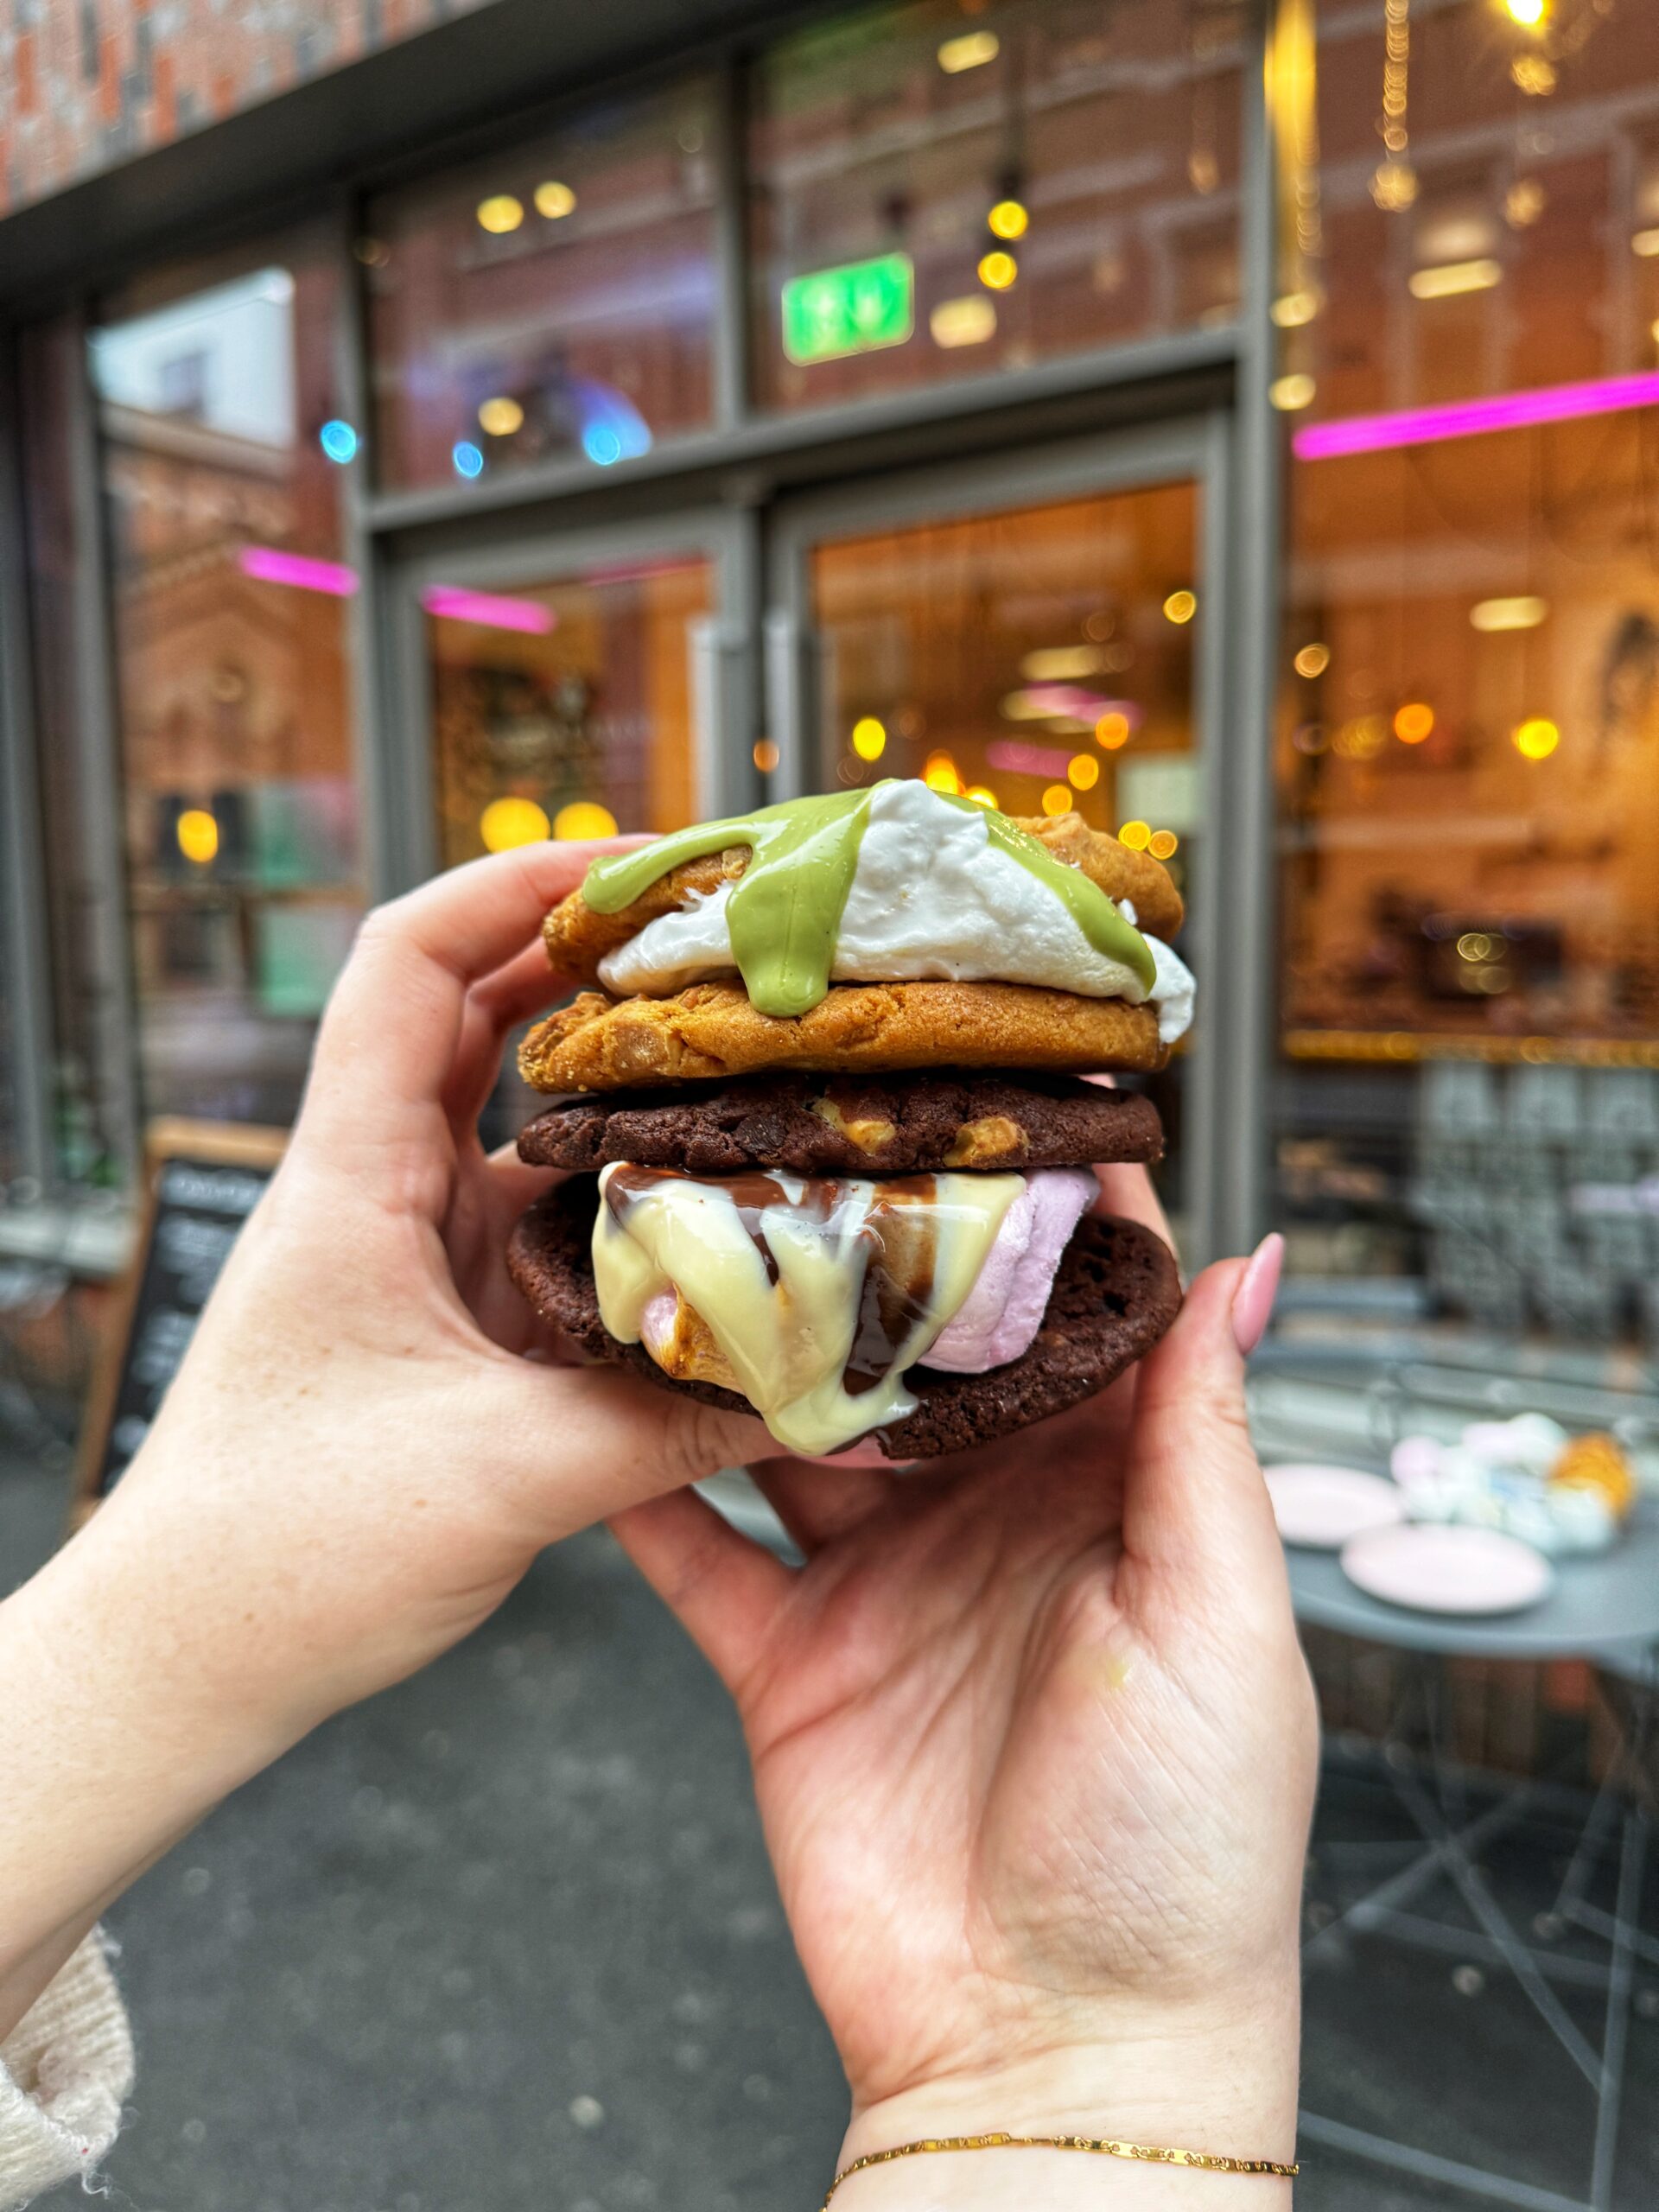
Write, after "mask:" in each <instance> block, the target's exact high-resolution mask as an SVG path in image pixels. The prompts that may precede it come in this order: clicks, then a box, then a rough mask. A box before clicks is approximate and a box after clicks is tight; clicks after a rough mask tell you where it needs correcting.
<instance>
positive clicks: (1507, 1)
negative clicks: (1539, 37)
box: [1503, 0, 1549, 31]
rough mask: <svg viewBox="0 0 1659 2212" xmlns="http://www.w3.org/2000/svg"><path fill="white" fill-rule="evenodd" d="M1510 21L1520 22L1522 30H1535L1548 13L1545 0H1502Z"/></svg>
mask: <svg viewBox="0 0 1659 2212" xmlns="http://www.w3.org/2000/svg"><path fill="white" fill-rule="evenodd" d="M1503 5H1504V6H1505V8H1507V9H1508V10H1509V13H1510V21H1511V22H1517V23H1519V24H1520V26H1521V28H1522V30H1529V31H1535V30H1536V29H1537V28H1538V26H1539V24H1540V23H1541V22H1543V20H1544V17H1545V16H1547V15H1548V13H1549V9H1548V4H1547V0H1503Z"/></svg>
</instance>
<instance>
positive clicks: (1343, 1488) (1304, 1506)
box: [1267, 1466, 1406, 1552]
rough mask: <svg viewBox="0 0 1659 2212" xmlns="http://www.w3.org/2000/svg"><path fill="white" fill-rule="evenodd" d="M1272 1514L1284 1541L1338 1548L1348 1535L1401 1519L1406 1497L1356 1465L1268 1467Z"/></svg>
mask: <svg viewBox="0 0 1659 2212" xmlns="http://www.w3.org/2000/svg"><path fill="white" fill-rule="evenodd" d="M1267 1477H1268V1497H1271V1498H1272V1500H1273V1517H1274V1520H1275V1521H1276V1522H1278V1523H1279V1534H1280V1535H1281V1536H1282V1537H1283V1538H1284V1540H1285V1541H1286V1542H1287V1544H1303V1545H1306V1547H1307V1548H1309V1549H1310V1550H1312V1551H1320V1552H1334V1551H1339V1550H1340V1549H1341V1548H1342V1547H1343V1545H1344V1544H1345V1543H1346V1542H1347V1541H1348V1539H1349V1538H1350V1536H1357V1535H1360V1534H1361V1533H1362V1532H1363V1530H1364V1529H1386V1528H1388V1527H1389V1526H1390V1525H1391V1524H1392V1523H1393V1522H1395V1521H1399V1520H1402V1519H1403V1518H1404V1517H1405V1510H1406V1507H1405V1500H1404V1499H1403V1498H1402V1497H1401V1495H1400V1492H1399V1491H1397V1490H1396V1489H1395V1486H1394V1484H1392V1483H1391V1482H1386V1481H1384V1479H1383V1477H1382V1476H1381V1475H1368V1474H1364V1473H1363V1472H1362V1471H1360V1469H1359V1468H1357V1467H1304V1466H1294V1467H1269V1468H1268V1470H1267Z"/></svg>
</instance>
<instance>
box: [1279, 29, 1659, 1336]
mask: <svg viewBox="0 0 1659 2212" xmlns="http://www.w3.org/2000/svg"><path fill="white" fill-rule="evenodd" d="M1584 29H1585V32H1586V36H1585V37H1584V38H1583V39H1581V40H1580V41H1578V43H1577V44H1576V45H1575V48H1574V50H1573V56H1572V59H1571V61H1570V65H1569V63H1567V61H1563V63H1562V66H1561V69H1560V82H1559V85H1558V87H1557V89H1556V91H1555V92H1554V96H1553V97H1552V98H1551V99H1549V101H1548V107H1547V108H1545V107H1543V106H1541V105H1535V106H1532V107H1530V108H1529V105H1528V103H1527V102H1526V100H1525V99H1522V110H1523V117H1522V121H1523V127H1522V129H1521V130H1519V132H1518V133H1517V129H1516V98H1517V95H1516V79H1515V77H1514V74H1513V70H1512V63H1513V62H1514V60H1516V56H1517V55H1518V54H1522V52H1523V51H1528V50H1530V47H1531V46H1535V44H1536V41H1530V44H1529V37H1528V35H1525V34H1523V32H1522V30H1521V29H1518V28H1517V27H1516V25H1514V24H1513V23H1510V22H1508V20H1507V19H1506V18H1505V17H1504V16H1503V14H1502V13H1501V11H1499V12H1489V13H1487V14H1486V15H1484V16H1477V14H1476V12H1475V11H1472V10H1456V9H1452V10H1440V11H1439V12H1437V13H1433V14H1430V15H1429V16H1427V17H1426V18H1425V20H1424V22H1423V23H1422V25H1421V69H1420V67H1419V48H1418V45H1417V42H1416V41H1417V40H1418V36H1419V30H1418V26H1417V25H1416V23H1415V20H1414V31H1413V36H1414V48H1413V81H1414V83H1420V84H1421V86H1422V87H1423V88H1424V89H1423V92H1422V96H1421V99H1419V98H1418V97H1417V96H1416V95H1414V99H1413V111H1412V118H1411V130H1410V156H1411V165H1412V180H1413V183H1412V196H1411V198H1410V200H1409V201H1408V204H1404V205H1399V206H1395V205H1392V204H1379V198H1378V194H1377V193H1376V191H1375V190H1373V188H1372V187H1373V185H1374V184H1375V181H1376V180H1375V177H1374V175H1373V172H1374V170H1375V168H1376V152H1375V145H1376V142H1375V137H1374V133H1373V131H1372V122H1373V118H1372V115H1371V112H1370V110H1371V105H1372V103H1373V101H1374V99H1375V95H1376V85H1377V82H1378V81H1379V79H1380V73H1381V67H1382V53H1381V37H1380V22H1377V21H1374V20H1372V19H1370V18H1367V17H1364V16H1357V15H1355V14H1354V13H1352V12H1351V11H1350V10H1334V9H1331V8H1325V9H1324V10H1322V11H1321V24H1320V47H1319V66H1320V88H1321V89H1320V106H1319V144H1320V146H1321V148H1322V149H1323V150H1324V156H1325V167H1324V169H1323V171H1322V173H1321V175H1320V179H1319V183H1320V190H1321V196H1322V201H1323V207H1322V228H1323V235H1324V238H1325V246H1326V259H1325V264H1324V265H1323V266H1322V267H1321V268H1320V269H1319V272H1318V277H1319V287H1318V291H1317V294H1316V295H1313V297H1314V300H1315V307H1316V311H1315V312H1314V313H1313V314H1312V315H1310V316H1309V318H1308V319H1307V320H1306V321H1303V322H1300V323H1299V324H1297V325H1296V326H1295V327H1292V328H1290V329H1288V330H1287V334H1286V338H1285V359H1286V364H1287V368H1288V369H1289V370H1290V371H1291V372H1294V373H1298V374H1300V375H1302V376H1304V377H1306V378H1308V379H1309V380H1310V381H1311V383H1312V384H1313V385H1314V386H1315V388H1316V393H1317V397H1315V398H1314V400H1313V404H1311V405H1310V406H1309V407H1308V409H1307V410H1306V413H1305V414H1302V413H1299V414H1298V415H1297V416H1296V418H1295V424H1294V445H1293V450H1294V454H1295V455H1296V459H1295V461H1294V465H1293V469H1292V479H1291V509H1290V513H1291V528H1292V559H1291V565H1290V572H1289V573H1290V577H1291V590H1290V594H1289V601H1288V606H1287V626H1286V632H1285V636H1284V641H1283V652H1282V658H1281V694H1280V732H1279V779H1280V790H1281V893H1282V897H1281V911H1282V917H1283V928H1284V954H1283V969H1282V986H1281V988H1282V997H1281V1018H1282V1029H1281V1046H1282V1050H1283V1053H1284V1056H1285V1067H1284V1080H1283V1082H1282V1084H1281V1088H1280V1090H1279V1093H1278V1096H1279V1097H1280V1099H1281V1121H1280V1127H1279V1131H1278V1138H1279V1145H1278V1165H1279V1175H1280V1204H1281V1218H1282V1219H1283V1220H1284V1221H1285V1222H1286V1223H1287V1225H1288V1226H1289V1228H1290V1230H1291V1258H1292V1263H1293V1266H1294V1268H1298V1269H1300V1271H1301V1272H1302V1273H1303V1274H1313V1275H1319V1276H1323V1277H1327V1278H1328V1277H1332V1276H1340V1277H1343V1278H1345V1279H1346V1285H1345V1288H1344V1292H1343V1294H1342V1298H1341V1302H1340V1306H1338V1304H1337V1302H1336V1301H1335V1300H1325V1298H1324V1295H1323V1294H1321V1302H1322V1305H1323V1308H1324V1314H1325V1318H1324V1319H1322V1320H1321V1321H1320V1322H1319V1324H1318V1327H1319V1329H1320V1330H1321V1332H1325V1333H1327V1334H1328V1333H1332V1332H1334V1333H1335V1334H1336V1336H1337V1337H1338V1339H1339V1340H1340V1341H1341V1342H1342V1343H1344V1344H1350V1345H1356V1346H1359V1347H1361V1348H1369V1349H1370V1350H1371V1351H1375V1350H1376V1349H1377V1348H1379V1347H1380V1346H1383V1345H1386V1344H1390V1343H1397V1342H1399V1341H1400V1339H1399V1338H1398V1336H1397V1334H1395V1335H1392V1336H1391V1335H1390V1333H1389V1332H1390V1331H1391V1330H1393V1331H1396V1332H1397V1329H1398V1326H1399V1325H1400V1324H1401V1323H1402V1322H1408V1323H1410V1324H1412V1325H1414V1326H1415V1327H1416V1328H1417V1329H1418V1330H1420V1331H1421V1332H1422V1340H1424V1341H1427V1342H1428V1343H1430V1344H1433V1346H1435V1347H1436V1348H1437V1349H1438V1350H1439V1351H1440V1353H1441V1354H1442V1355H1443V1356H1444V1357H1447V1358H1448V1359H1454V1360H1465V1361H1468V1362H1470V1363H1476V1364H1478V1363H1479V1362H1480V1361H1481V1360H1483V1359H1484V1360H1487V1361H1493V1360H1500V1361H1503V1362H1505V1363H1512V1362H1513V1360H1514V1358H1515V1357H1516V1352H1515V1350H1514V1348H1513V1345H1511V1347H1510V1351H1507V1352H1503V1351H1499V1350H1498V1349H1497V1347H1496V1346H1495V1345H1494V1344H1493V1332H1497V1335H1498V1336H1500V1337H1504V1338H1511V1339H1514V1338H1520V1337H1522V1336H1525V1337H1528V1338H1530V1339H1531V1340H1532V1342H1533V1345H1534V1347H1535V1350H1537V1351H1540V1352H1543V1351H1547V1352H1548V1359H1547V1362H1546V1364H1548V1365H1552V1366H1556V1367H1559V1366H1560V1363H1562V1362H1563V1361H1570V1360H1572V1359H1573V1358H1574V1357H1575V1355H1574V1354H1573V1351H1572V1347H1573V1344H1574V1343H1575V1342H1576V1343H1577V1344H1580V1345H1582V1346H1583V1347H1585V1350H1584V1351H1581V1352H1580V1353H1578V1354H1577V1355H1576V1357H1577V1361H1578V1366H1579V1368H1580V1370H1581V1371H1582V1372H1583V1373H1584V1375H1585V1376H1592V1375H1593V1376H1596V1377H1599V1378H1600V1379H1607V1378H1608V1377H1610V1376H1611V1375H1612V1372H1613V1369H1612V1366H1611V1363H1610V1362H1609V1361H1608V1360H1607V1358H1606V1357H1605V1348H1606V1347H1607V1346H1608V1345H1609V1344H1618V1343H1620V1342H1623V1343H1624V1344H1630V1343H1632V1342H1636V1341H1639V1340H1641V1339H1643V1338H1645V1339H1646V1341H1647V1342H1648V1343H1649V1344H1659V1299H1656V1297H1655V1295H1654V1293H1653V1287H1652V1286H1653V1280H1654V1262H1655V1260H1656V1258H1659V1213H1656V1212H1655V1211H1653V1210H1652V1209H1651V1208H1650V1207H1649V1205H1648V1204H1647V1201H1646V1198H1644V1196H1643V1192H1644V1191H1647V1190H1649V1189H1651V1188H1659V1185H1651V1184H1650V1183H1649V1180H1648V1179H1649V1178H1651V1177H1653V1176H1654V1175H1655V1174H1656V1172H1659V1045H1656V1042H1655V1039H1659V899H1656V891H1655V886H1656V883H1659V571H1656V565H1655V558H1654V540H1653V531H1652V480H1653V452H1652V435H1651V416H1650V409H1649V410H1643V409H1641V408H1639V407H1637V408H1633V407H1631V406H1630V405H1629V404H1625V403H1626V402H1627V400H1628V398H1629V397H1630V392H1631V389H1632V383H1631V380H1634V379H1635V378H1637V377H1639V376H1640V375H1641V374H1642V372H1644V371H1647V370H1649V368H1650V366H1651V365H1652V363H1653V361H1654V358H1655V353H1654V347H1655V340H1654V335H1653V332H1652V331H1651V330H1650V329H1649V323H1650V322H1651V321H1652V320H1653V316H1654V315H1655V312H1656V310H1659V296H1655V295H1653V293H1652V284H1651V282H1650V279H1649V274H1648V273H1647V272H1648V271H1649V264H1648V263H1647V262H1646V261H1645V260H1644V259H1643V256H1642V255H1641V253H1640V252H1639V251H1631V250H1630V242H1631V240H1632V239H1633V238H1639V237H1640V236H1641V234H1642V226H1643V223H1644V222H1650V221H1652V220H1653V219H1654V216H1655V215H1659V144H1656V145H1655V146H1648V147H1645V148H1644V147H1643V146H1642V145H1640V144H1637V143H1635V142H1634V141H1633V140H1632V139H1631V138H1630V136H1629V134H1628V131H1627V126H1626V120H1625V117H1624V108H1623V105H1622V101H1623V99H1624V87H1627V86H1628V85H1629V84H1630V83H1631V82H1634V81H1637V80H1638V79H1639V80H1641V81H1644V82H1645V81H1649V80H1650V79H1651V78H1652V76H1653V73H1654V71H1655V69H1656V68H1659V19H1655V18H1654V17H1652V16H1651V15H1643V16H1641V17H1640V18H1639V19H1638V18H1636V17H1633V18H1632V19H1631V20H1630V22H1629V23H1628V24H1625V23H1624V22H1622V21H1621V27H1620V29H1619V30H1618V32H1617V33H1615V32H1612V31H1611V29H1609V28H1608V27H1606V26H1605V25H1603V26H1601V27H1600V28H1598V19H1597V18H1596V17H1595V16H1594V15H1593V13H1589V12H1587V13H1586V16H1585V17H1584ZM1644 57H1645V58H1644ZM1534 118H1536V119H1535V120H1534ZM1383 198H1384V200H1387V195H1386V194H1385V195H1383ZM1649 207H1651V209H1652V210H1653V213H1651V214H1650V213H1648V210H1649ZM1608 380H1611V381H1608ZM1586 385H1590V386H1592V387H1593V389H1592V391H1589V392H1588V393H1586V391H1585V389H1584V387H1585V386H1586ZM1656 389H1659V386H1656ZM1483 395H1485V396H1489V397H1490V396H1491V395H1499V396H1500V397H1499V398H1498V400H1497V404H1496V405H1495V406H1493V407H1491V408H1487V409H1484V410H1481V411H1480V412H1478V413H1477V412H1476V411H1474V410H1472V409H1471V401H1477V400H1478V399H1479V398H1480V397H1481V396H1483ZM1332 1313H1341V1314H1342V1315H1344V1316H1345V1319H1341V1320H1332V1319H1331V1318H1330V1317H1331V1315H1332ZM1304 1326H1305V1327H1313V1326H1315V1324H1314V1323H1313V1321H1312V1320H1310V1321H1308V1322H1306V1323H1305V1324H1304ZM1483 1346H1484V1349H1483V1348H1482V1347H1483ZM1592 1346H1595V1347H1599V1348H1600V1349H1599V1351H1596V1352H1593V1353H1592V1351H1590V1349H1589V1348H1590V1347H1592Z"/></svg>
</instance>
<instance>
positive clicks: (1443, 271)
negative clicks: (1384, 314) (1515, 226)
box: [1406, 254, 1503, 300]
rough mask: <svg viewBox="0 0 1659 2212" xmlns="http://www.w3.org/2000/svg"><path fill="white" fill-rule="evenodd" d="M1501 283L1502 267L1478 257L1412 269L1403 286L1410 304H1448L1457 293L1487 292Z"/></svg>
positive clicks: (1499, 264)
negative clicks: (1416, 301)
mask: <svg viewBox="0 0 1659 2212" xmlns="http://www.w3.org/2000/svg"><path fill="white" fill-rule="evenodd" d="M1406 283H1407V288H1408V290H1409V291H1410V293H1411V296H1412V297H1413V299H1414V300H1449V299H1453V298H1455V297H1456V296H1457V295H1458V294H1459V293H1460V292H1489V291H1491V288H1492V286H1493V285H1494V284H1499V283H1503V264H1501V263H1499V262H1497V261H1494V260H1493V259H1492V257H1491V255H1490V254H1481V255H1480V256H1479V257H1478V258H1477V259H1475V260H1473V261H1442V262H1440V263H1439V264H1437V265H1436V266H1434V267H1433V268H1431V269H1414V270H1412V272H1411V275H1410V276H1409V277H1408V278H1407V279H1406Z"/></svg>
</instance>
